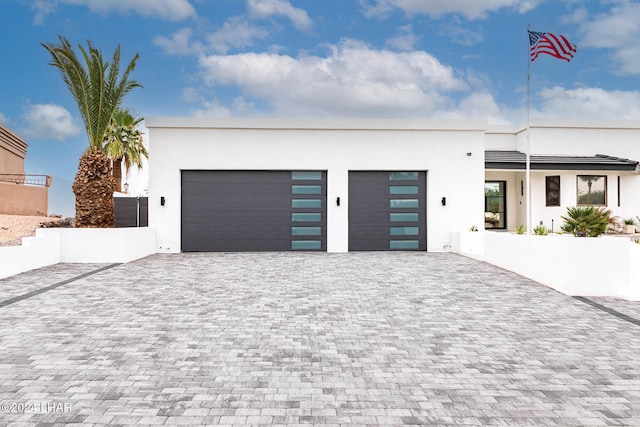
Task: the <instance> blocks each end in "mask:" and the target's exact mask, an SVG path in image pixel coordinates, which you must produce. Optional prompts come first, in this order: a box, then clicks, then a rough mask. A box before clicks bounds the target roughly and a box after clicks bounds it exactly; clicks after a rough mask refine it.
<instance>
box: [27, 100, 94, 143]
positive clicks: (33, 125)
mask: <svg viewBox="0 0 640 427" xmlns="http://www.w3.org/2000/svg"><path fill="white" fill-rule="evenodd" d="M24 121H25V124H26V127H25V129H24V131H23V133H24V135H25V136H27V137H30V138H36V139H55V140H58V141H62V140H64V139H67V138H69V137H72V136H76V135H78V134H79V133H80V131H81V130H80V128H78V127H77V126H76V125H74V124H73V120H72V119H71V113H69V111H68V110H67V109H66V108H64V107H62V106H60V105H55V104H35V105H30V106H29V107H28V109H27V111H26V112H25V114H24Z"/></svg>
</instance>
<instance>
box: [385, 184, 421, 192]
mask: <svg viewBox="0 0 640 427" xmlns="http://www.w3.org/2000/svg"><path fill="white" fill-rule="evenodd" d="M389 194H418V186H417V185H391V186H390V187H389Z"/></svg>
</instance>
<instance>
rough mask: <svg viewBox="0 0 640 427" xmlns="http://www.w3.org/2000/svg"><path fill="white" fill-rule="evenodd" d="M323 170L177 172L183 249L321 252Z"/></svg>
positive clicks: (324, 197) (323, 248)
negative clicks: (180, 200) (180, 190)
mask: <svg viewBox="0 0 640 427" xmlns="http://www.w3.org/2000/svg"><path fill="white" fill-rule="evenodd" d="M326 200H327V194H326V173H325V172H323V171H182V251H184V252H191V251H229V252H242V251H290V250H320V251H326V249H327V248H326V235H327V227H326V223H327V219H326V218H327V215H326Z"/></svg>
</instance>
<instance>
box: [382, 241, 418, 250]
mask: <svg viewBox="0 0 640 427" xmlns="http://www.w3.org/2000/svg"><path fill="white" fill-rule="evenodd" d="M389 249H420V241H418V240H391V241H389Z"/></svg>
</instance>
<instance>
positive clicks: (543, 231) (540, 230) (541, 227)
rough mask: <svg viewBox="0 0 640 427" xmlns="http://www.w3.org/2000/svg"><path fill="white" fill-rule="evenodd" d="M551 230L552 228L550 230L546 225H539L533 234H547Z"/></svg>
mask: <svg viewBox="0 0 640 427" xmlns="http://www.w3.org/2000/svg"><path fill="white" fill-rule="evenodd" d="M550 232H551V230H549V229H548V228H547V227H545V226H544V225H538V226H537V227H535V228H534V229H533V234H535V235H536V236H546V235H547V234H549V233H550Z"/></svg>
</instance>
